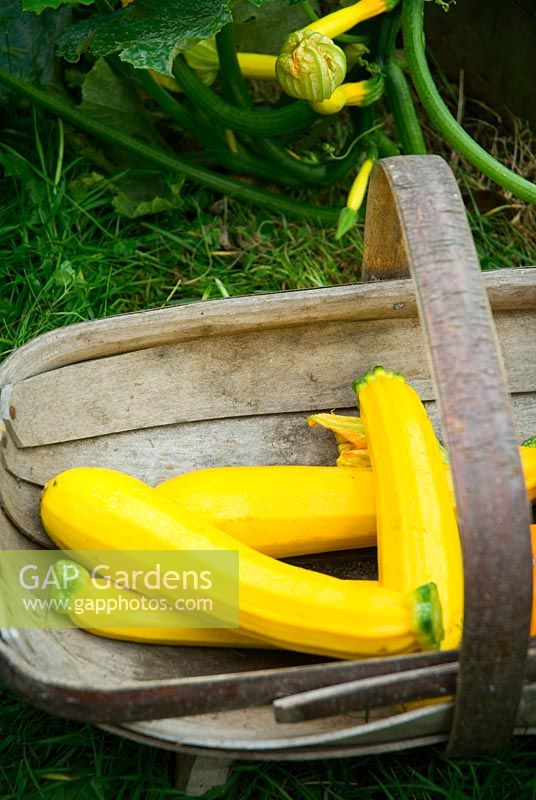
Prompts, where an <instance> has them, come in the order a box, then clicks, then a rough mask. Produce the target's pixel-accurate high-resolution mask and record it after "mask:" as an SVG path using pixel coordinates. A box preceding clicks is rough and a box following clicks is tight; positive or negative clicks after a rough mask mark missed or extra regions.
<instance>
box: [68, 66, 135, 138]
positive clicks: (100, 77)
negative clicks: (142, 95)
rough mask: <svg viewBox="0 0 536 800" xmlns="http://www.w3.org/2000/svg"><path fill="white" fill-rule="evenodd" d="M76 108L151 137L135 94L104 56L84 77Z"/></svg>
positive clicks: (111, 125)
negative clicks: (80, 97)
mask: <svg viewBox="0 0 536 800" xmlns="http://www.w3.org/2000/svg"><path fill="white" fill-rule="evenodd" d="M80 111H83V112H84V113H86V114H87V115H88V116H89V117H91V118H92V119H96V120H99V122H103V123H105V124H106V125H109V126H110V127H111V128H116V129H117V130H120V131H122V132H123V133H128V134H130V135H131V136H137V137H138V138H140V139H145V140H149V139H151V135H150V134H151V126H150V125H149V124H148V122H147V115H146V112H145V111H144V109H143V106H142V105H141V103H140V101H139V99H138V97H137V96H136V95H135V94H134V92H132V91H129V89H128V87H127V85H126V83H125V81H123V80H122V79H121V77H120V76H118V75H117V74H116V73H115V72H114V70H113V69H112V67H111V66H110V65H109V64H108V62H107V61H106V60H105V59H104V58H100V59H99V60H98V61H97V62H96V63H95V64H94V65H93V67H92V69H91V70H90V71H89V72H88V73H86V75H85V77H84V82H83V84H82V103H81V104H80Z"/></svg>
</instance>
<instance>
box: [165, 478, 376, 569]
mask: <svg viewBox="0 0 536 800" xmlns="http://www.w3.org/2000/svg"><path fill="white" fill-rule="evenodd" d="M156 491H157V492H158V493H159V494H162V495H165V496H166V497H168V498H169V499H170V500H173V501H174V502H175V503H178V504H179V505H181V506H183V507H184V508H187V509H188V510H189V511H191V512H194V513H195V514H199V515H200V516H203V517H205V518H206V519H207V520H209V521H210V522H211V523H212V524H213V525H216V526H217V527H218V528H220V529H221V530H223V531H225V532H226V533H228V534H230V535H231V536H234V537H235V538H237V539H239V540H240V541H241V542H243V543H244V544H247V545H249V546H250V547H253V548H255V550H259V551H260V552H262V553H266V554H267V555H270V556H275V557H284V556H295V555H301V554H303V553H321V552H324V551H329V550H345V549H346V548H352V547H373V546H374V545H375V544H376V512H375V507H374V488H373V485H372V473H371V471H370V468H369V469H367V468H364V469H358V468H354V467H348V468H346V469H344V468H337V467H223V468H213V469H202V470H197V471H195V472H187V473H186V474H184V475H179V476H178V477H176V478H171V480H169V481H166V482H165V483H162V484H161V485H160V486H158V487H157V489H156Z"/></svg>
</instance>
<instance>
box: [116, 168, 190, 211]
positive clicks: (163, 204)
mask: <svg viewBox="0 0 536 800" xmlns="http://www.w3.org/2000/svg"><path fill="white" fill-rule="evenodd" d="M182 185H183V181H179V182H178V183H177V182H174V183H172V182H171V181H168V180H166V178H165V176H163V175H162V174H160V173H157V172H145V173H138V174H137V175H135V176H134V175H131V176H129V177H127V178H124V179H122V180H121V181H120V182H118V184H117V185H116V186H115V187H114V191H115V192H116V194H115V197H114V199H113V201H112V202H113V205H114V208H115V209H116V211H118V212H119V213H120V214H122V215H123V216H124V217H129V219H136V218H137V217H145V216H148V215H150V214H158V213H160V212H161V211H175V210H176V209H178V208H181V207H182V205H183V201H182V197H181V190H182Z"/></svg>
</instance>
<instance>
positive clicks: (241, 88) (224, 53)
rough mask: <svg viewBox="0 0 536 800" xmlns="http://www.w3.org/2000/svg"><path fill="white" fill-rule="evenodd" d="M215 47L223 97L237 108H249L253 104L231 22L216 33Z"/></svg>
mask: <svg viewBox="0 0 536 800" xmlns="http://www.w3.org/2000/svg"><path fill="white" fill-rule="evenodd" d="M216 48H217V50H218V58H219V61H220V68H221V69H220V75H221V82H222V86H223V92H224V94H225V97H226V98H227V99H228V100H229V102H230V103H233V104H234V105H235V106H238V108H251V107H252V105H253V104H252V102H251V97H250V95H249V90H248V87H247V84H246V81H245V78H244V76H243V75H242V71H241V69H240V64H239V63H238V56H237V54H236V45H235V38H234V30H233V23H232V22H230V23H229V24H228V25H224V27H223V28H222V29H221V31H220V32H219V33H217V34H216Z"/></svg>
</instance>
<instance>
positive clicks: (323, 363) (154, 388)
mask: <svg viewBox="0 0 536 800" xmlns="http://www.w3.org/2000/svg"><path fill="white" fill-rule="evenodd" d="M373 358H374V359H376V360H377V361H378V362H379V363H382V362H387V363H389V365H390V366H391V367H392V368H393V369H396V370H400V371H403V372H405V373H406V374H407V375H408V378H409V379H410V380H412V379H413V381H414V382H415V383H416V384H417V385H418V388H419V390H420V391H421V392H423V393H424V395H425V396H428V397H430V392H431V387H430V385H429V383H428V379H427V366H426V360H425V353H424V347H423V342H422V338H421V335H420V329H419V327H418V323H417V321H416V320H414V319H410V320H392V319H391V320H371V321H367V322H334V323H329V324H327V323H326V324H324V325H315V326H296V327H295V328H293V330H292V332H289V331H288V329H275V330H267V331H255V332H248V333H244V334H241V335H239V336H221V337H217V338H215V337H209V338H206V339H197V340H195V341H192V342H188V343H182V342H181V343H179V344H175V345H166V346H164V347H159V348H151V349H148V350H139V351H136V352H133V353H128V354H124V355H120V356H111V357H109V358H105V359H97V360H95V361H91V362H86V363H83V364H74V365H72V366H67V367H63V368H61V369H57V370H53V371H51V372H48V373H44V374H43V375H39V376H36V377H34V378H29V379H28V380H25V381H21V382H19V383H16V384H14V385H13V386H12V387H11V392H10V397H9V400H8V401H5V403H6V404H7V405H9V414H8V420H7V423H6V424H8V426H9V427H10V428H11V430H12V432H13V434H14V436H15V438H16V440H17V442H18V443H20V444H21V445H23V446H36V445H43V444H51V443H53V442H60V441H72V440H74V439H83V438H87V437H90V436H97V435H102V434H107V433H115V432H119V431H124V430H133V429H135V428H147V427H152V426H155V425H166V424H172V423H177V422H188V421H194V420H202V419H218V418H222V417H236V416H244V415H255V414H270V413H280V412H292V411H304V410H306V411H313V410H317V409H324V408H330V407H332V406H337V407H347V406H350V405H352V403H353V402H354V393H353V391H352V388H351V383H352V380H353V379H354V378H355V377H356V375H359V374H361V373H362V372H364V371H366V370H367V369H369V368H370V366H371V359H373ZM6 392H7V389H6V388H5V389H4V395H5V394H6Z"/></svg>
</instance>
